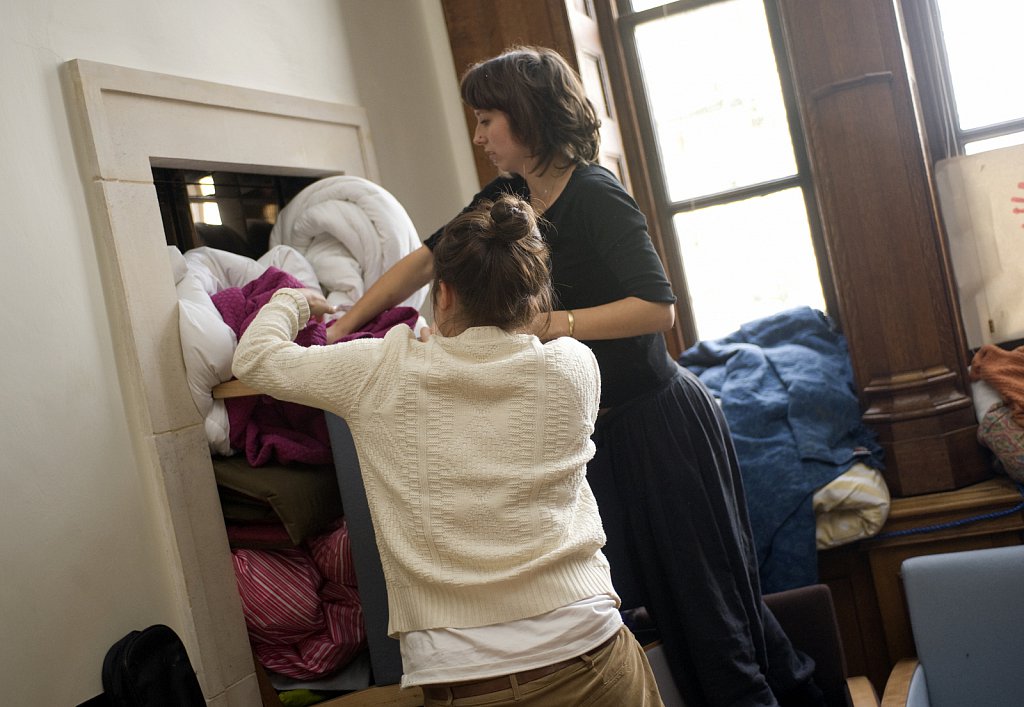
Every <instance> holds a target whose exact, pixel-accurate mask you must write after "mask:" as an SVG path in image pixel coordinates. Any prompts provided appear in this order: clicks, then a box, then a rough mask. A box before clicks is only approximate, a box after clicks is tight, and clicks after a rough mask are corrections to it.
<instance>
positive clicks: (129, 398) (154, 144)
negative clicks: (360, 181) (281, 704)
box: [61, 59, 379, 707]
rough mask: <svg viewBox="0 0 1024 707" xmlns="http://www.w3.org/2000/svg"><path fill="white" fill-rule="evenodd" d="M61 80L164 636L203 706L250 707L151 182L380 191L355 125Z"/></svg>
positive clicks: (120, 84)
mask: <svg viewBox="0 0 1024 707" xmlns="http://www.w3.org/2000/svg"><path fill="white" fill-rule="evenodd" d="M61 72H62V81H63V86H64V94H65V103H66V105H67V110H68V114H69V118H70V123H71V128H72V131H73V137H74V141H75V148H76V152H77V159H78V165H79V170H80V173H81V175H82V180H83V183H84V187H85V194H86V199H87V202H88V206H89V213H90V218H91V222H92V230H93V234H94V237H95V240H96V252H97V258H98V261H99V265H100V272H101V275H102V277H103V281H104V283H105V287H106V291H105V298H106V306H107V311H108V314H109V318H110V322H111V336H112V337H113V339H114V348H115V352H116V355H117V366H118V371H119V382H120V386H121V390H122V395H123V398H124V405H125V412H126V414H127V417H128V424H129V427H130V431H131V437H132V443H133V446H134V453H135V458H136V462H137V467H138V473H139V474H140V475H143V476H144V481H145V486H146V487H147V488H148V489H149V490H150V494H151V498H152V500H153V506H154V513H155V514H156V522H157V523H159V524H160V525H161V526H162V527H163V529H164V534H165V535H166V537H167V538H168V545H167V550H168V555H169V556H168V558H167V562H168V564H169V565H171V566H170V567H169V571H168V575H169V576H170V577H171V578H172V581H173V583H174V586H173V587H172V590H171V593H172V596H173V602H174V607H175V610H176V612H177V616H176V617H175V618H176V620H177V624H176V625H175V628H176V629H177V630H178V631H179V633H180V634H181V635H182V638H183V640H184V641H185V644H186V646H187V647H188V651H189V656H190V658H191V660H192V663H193V666H194V667H195V669H196V672H197V673H198V675H199V679H200V682H201V684H202V686H203V692H204V694H205V695H206V697H207V702H208V704H210V705H215V706H217V707H229V706H234V705H238V706H239V707H242V706H245V707H248V706H250V705H253V704H260V698H259V688H258V686H257V682H256V677H255V672H254V666H253V663H252V654H251V652H250V648H249V642H248V637H247V634H246V629H245V624H244V621H243V618H242V610H241V602H240V600H239V597H238V593H237V590H236V588H235V578H234V574H233V570H232V565H231V560H230V552H229V549H228V543H227V538H226V536H225V533H224V526H223V520H222V516H221V512H220V505H219V502H218V498H217V490H216V484H215V483H214V479H213V467H212V464H211V460H210V453H209V447H208V444H207V440H206V436H205V433H204V431H203V421H202V418H201V415H200V414H199V411H198V410H197V409H196V407H195V404H194V403H193V401H192V397H191V395H190V394H189V391H188V386H187V383H186V379H185V368H184V364H183V362H182V357H181V344H180V340H179V337H178V303H177V297H176V294H175V289H174V281H173V278H172V275H171V269H170V265H169V261H168V257H167V252H166V243H165V239H164V232H163V224H162V221H161V217H160V209H159V205H158V203H157V196H156V190H155V188H154V186H153V175H152V171H151V170H152V167H154V166H156V167H173V168H182V167H188V168H198V169H221V170H230V171H245V172H254V173H272V174H280V175H302V176H327V175H332V174H351V175H356V176H361V177H365V178H367V179H370V180H373V181H379V177H378V174H377V166H376V162H375V159H374V156H373V150H372V146H371V144H370V139H369V131H368V124H367V118H366V114H365V111H364V110H363V109H362V108H360V107H356V106H347V105H340V104H333V103H325V102H320V101H314V100H310V99H305V98H297V97H293V96H285V95H280V94H275V93H269V92H264V91H258V90H253V89H246V88H240V87H236V86H227V85H222V84H215V83H210V82H206V81H198V80H193V79H188V78H182V77H177V76H170V75H166V74H156V73H151V72H146V71H139V70H135V69H130V68H124V67H118V66H112V65H108V64H100V63H96V62H90V61H84V60H81V59H76V60H72V61H69V62H67V63H65V64H64V65H63V66H62V67H61Z"/></svg>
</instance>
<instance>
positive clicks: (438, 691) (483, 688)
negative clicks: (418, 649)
mask: <svg viewBox="0 0 1024 707" xmlns="http://www.w3.org/2000/svg"><path fill="white" fill-rule="evenodd" d="M618 635H619V634H618V632H616V633H614V634H612V637H611V638H609V639H608V640H607V641H605V642H604V643H602V644H601V645H599V646H597V647H596V648H592V649H591V650H589V651H587V652H586V653H583V654H581V655H578V656H576V657H575V658H569V659H568V660H561V661H559V662H557V663H552V664H551V665H545V666H543V667H541V668H532V669H530V670H524V671H522V672H521V673H513V674H512V675H502V676H501V677H497V678H485V679H483V680H476V681H474V682H458V683H452V684H451V685H424V686H423V694H424V695H425V696H426V697H428V698H430V699H432V700H446V699H448V692H449V690H450V691H451V696H452V699H453V700H461V699H463V698H466V697H478V696H480V695H488V694H490V693H492V692H498V691H499V690H509V689H511V688H512V680H511V678H513V677H514V678H515V679H516V684H517V685H525V684H526V683H529V682H533V681H534V680H540V679H541V678H543V677H547V676H548V675H551V674H552V673H557V672H558V671H559V670H562V669H563V668H568V667H569V666H570V665H575V664H576V663H578V662H579V661H580V660H582V659H583V657H584V656H586V657H589V656H591V655H593V654H594V653H597V652H599V651H601V650H602V649H604V648H605V647H606V646H608V644H610V643H611V642H612V641H614V640H615V638H616V636H618Z"/></svg>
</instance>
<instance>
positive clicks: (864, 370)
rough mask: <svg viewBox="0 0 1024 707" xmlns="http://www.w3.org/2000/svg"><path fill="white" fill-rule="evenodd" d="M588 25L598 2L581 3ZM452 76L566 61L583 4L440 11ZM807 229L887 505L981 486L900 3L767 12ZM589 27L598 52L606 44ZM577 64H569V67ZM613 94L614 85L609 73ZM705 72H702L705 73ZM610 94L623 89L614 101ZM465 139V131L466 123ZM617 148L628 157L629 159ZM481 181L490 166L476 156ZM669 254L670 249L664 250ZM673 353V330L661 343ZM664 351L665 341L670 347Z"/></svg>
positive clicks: (466, 4)
mask: <svg viewBox="0 0 1024 707" xmlns="http://www.w3.org/2000/svg"><path fill="white" fill-rule="evenodd" d="M594 2H595V3H597V4H599V5H600V9H601V12H599V13H598V14H599V15H600V16H602V17H611V16H614V11H613V10H612V9H611V7H610V4H611V2H612V0H594ZM442 4H443V6H444V11H445V18H446V21H447V24H448V29H449V34H450V40H451V45H452V53H453V56H454V58H455V66H456V69H457V70H458V71H459V72H460V73H461V72H462V71H463V70H464V69H465V68H466V67H467V66H468V65H469V64H470V63H472V62H474V61H478V60H480V59H482V58H486V57H489V56H493V55H495V54H497V53H499V52H501V51H502V50H503V49H505V48H506V47H508V46H510V45H512V44H541V45H545V46H549V47H552V48H554V49H556V50H558V51H560V52H561V53H562V54H563V55H564V56H566V57H567V58H571V59H572V60H573V61H574V62H575V61H576V46H575V44H574V40H573V33H572V24H571V22H570V13H571V12H578V11H580V9H581V6H582V9H587V8H589V7H590V6H589V5H588V4H587V2H586V1H585V0H568V5H569V7H568V8H567V4H566V2H565V1H564V0H551V1H549V2H545V1H543V0H484V1H479V0H474V1H472V2H470V1H467V0H442ZM778 7H779V15H780V19H781V23H782V27H783V34H784V40H785V43H786V45H787V48H788V51H789V56H790V58H791V62H792V65H791V67H790V69H791V71H792V73H793V76H794V82H795V90H796V92H797V96H798V102H799V110H800V119H801V122H802V124H803V126H804V135H805V139H806V142H807V148H808V153H809V155H810V160H811V169H812V173H813V175H814V180H815V185H816V191H817V202H818V206H819V211H820V213H819V217H820V219H821V223H822V224H823V229H824V238H825V243H826V247H827V250H828V253H827V260H828V263H829V265H830V267H831V270H832V272H831V274H832V277H833V280H834V283H835V287H836V290H837V292H836V294H837V302H838V307H839V311H838V312H831V314H832V315H833V316H835V317H836V318H837V320H838V321H839V323H840V326H841V328H842V330H843V333H844V334H845V336H846V338H847V342H848V344H849V349H850V356H851V360H852V364H853V370H854V377H855V382H856V384H857V386H858V389H859V391H860V397H861V402H862V405H863V410H864V411H865V412H864V420H865V422H867V423H868V424H869V425H870V426H871V427H872V428H874V429H875V430H876V431H877V432H878V435H879V438H880V441H881V443H882V445H883V447H884V449H885V455H886V470H885V477H886V481H887V482H888V484H889V486H890V490H891V491H892V493H893V494H894V495H896V496H910V495H916V494H924V493H931V492H936V491H944V490H950V489H955V488H960V487H963V486H966V485H968V484H971V483H974V482H977V481H981V480H983V479H985V478H988V477H989V476H990V475H991V474H990V472H989V467H988V464H987V460H986V458H985V456H984V454H983V451H982V449H981V448H980V446H979V445H978V443H977V442H976V432H977V424H976V421H975V416H974V409H973V405H972V401H971V398H970V387H969V384H968V379H967V370H966V367H967V363H968V361H967V347H966V343H965V339H964V335H963V327H962V324H961V321H960V315H959V311H958V307H957V301H956V297H955V289H954V285H953V276H952V272H951V268H950V263H949V259H948V253H947V248H946V245H945V238H944V235H943V232H942V228H941V222H940V219H939V216H938V210H937V203H936V196H935V189H934V184H933V181H932V174H931V169H930V161H929V157H928V146H927V141H926V138H925V136H924V132H923V130H922V127H921V126H922V116H921V111H920V109H919V104H918V100H917V96H916V95H915V93H914V90H915V89H914V76H913V73H912V69H911V65H910V61H909V58H908V54H907V51H906V46H907V43H906V40H905V37H904V35H903V32H902V24H901V23H902V17H901V14H900V7H899V0H857V1H856V2H850V0H778ZM602 29H603V36H604V37H605V40H606V42H605V43H606V49H608V50H609V54H610V55H611V56H615V48H614V47H608V46H607V44H608V41H609V38H612V39H614V37H615V33H614V32H613V31H612V32H609V31H608V28H602ZM577 65H578V64H577ZM610 68H611V74H612V85H613V87H614V88H615V89H617V92H618V90H619V89H621V87H622V86H623V82H624V80H625V79H624V77H623V76H622V74H621V72H617V71H616V64H615V62H612V63H611V65H610ZM708 70H712V69H711V68H710V67H709V69H708ZM623 92H624V91H623ZM615 103H616V105H619V106H620V115H619V119H620V122H621V123H622V131H623V137H624V138H625V139H624V140H623V144H624V145H625V150H626V163H627V165H628V166H629V170H630V172H631V174H632V180H631V183H630V186H631V188H632V189H633V192H634V195H635V196H637V201H638V202H639V203H640V205H641V208H643V209H645V210H646V213H647V216H648V221H649V223H651V224H652V226H653V227H652V236H653V237H654V238H655V243H656V245H657V247H658V249H659V252H660V253H661V254H662V256H663V257H664V254H665V250H666V243H665V242H664V238H663V234H661V233H659V232H658V231H657V228H656V224H657V219H655V218H653V212H652V211H651V210H647V209H650V208H651V203H652V202H651V201H650V200H649V199H647V198H645V193H644V189H645V188H646V180H645V179H643V164H644V163H643V160H642V157H641V156H640V155H639V154H638V153H637V152H636V149H635V145H636V144H637V143H636V141H634V140H632V139H630V138H631V136H630V134H629V131H632V130H635V129H636V126H635V124H633V123H631V122H630V116H629V115H628V114H625V112H624V111H623V110H621V107H622V106H625V107H626V109H627V111H628V99H623V98H621V97H620V96H619V95H616V97H615ZM467 124H468V125H469V127H470V133H471V134H472V128H473V125H474V124H475V121H473V120H472V116H471V114H468V115H467ZM631 146H632V149H631ZM477 165H478V170H479V171H480V174H481V181H482V182H484V181H488V180H489V179H490V178H492V177H493V167H492V166H491V165H490V164H489V163H486V162H485V161H483V160H482V159H480V158H479V157H478V163H477ZM672 250H674V248H673V249H672ZM673 338H674V339H675V342H676V344H675V345H676V348H678V345H679V342H680V341H681V339H680V338H679V332H678V331H676V332H674V333H673ZM670 343H671V342H670Z"/></svg>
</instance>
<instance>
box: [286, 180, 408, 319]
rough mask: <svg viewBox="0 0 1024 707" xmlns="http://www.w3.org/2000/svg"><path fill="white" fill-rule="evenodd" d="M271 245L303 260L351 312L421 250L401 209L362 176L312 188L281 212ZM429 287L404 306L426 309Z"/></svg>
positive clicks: (336, 302)
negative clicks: (368, 292)
mask: <svg viewBox="0 0 1024 707" xmlns="http://www.w3.org/2000/svg"><path fill="white" fill-rule="evenodd" d="M270 245H271V246H274V245H288V246H292V247H293V248H295V249H296V250H297V251H299V253H301V254H302V255H304V256H305V257H306V259H307V260H308V261H309V263H310V264H311V265H312V266H313V270H314V272H316V276H317V279H318V280H319V281H320V284H321V285H322V286H323V288H324V292H325V294H326V295H327V301H328V302H330V303H331V304H333V305H338V306H340V307H341V308H342V309H347V308H349V307H351V306H352V305H353V304H354V303H355V302H356V300H358V299H359V298H360V297H362V295H363V292H364V291H365V289H366V288H367V287H369V286H370V285H371V284H373V283H374V282H375V281H376V280H377V278H379V277H380V276H381V275H382V274H383V273H384V272H385V271H386V270H387V269H388V268H390V267H391V266H392V265H394V264H395V263H396V262H398V261H399V260H400V259H402V258H403V257H404V256H406V255H407V254H409V253H411V252H412V251H414V250H416V249H417V248H419V247H420V245H422V244H421V243H420V239H419V236H418V235H417V234H416V227H415V226H413V224H412V221H411V220H410V219H409V215H408V214H407V213H406V212H405V209H404V208H402V205H401V204H400V203H399V202H398V200H397V199H395V197H394V196H392V195H391V194H390V193H388V192H387V191H385V190H384V189H383V188H381V187H380V186H378V185H376V184H374V183H373V182H370V181H367V180H366V179H362V178H361V177H351V176H338V177H328V178H326V179H321V180H320V181H318V182H316V183H314V184H311V185H309V186H308V187H306V188H305V189H303V190H302V191H301V192H299V194H298V195H297V196H296V197H295V198H294V199H293V200H292V201H291V202H290V203H289V204H288V206H287V207H285V209H283V210H282V211H281V214H280V216H279V217H278V219H277V223H275V224H274V229H273V230H272V231H271V233H270ZM426 293H427V288H425V287H424V288H422V289H420V290H417V291H416V292H415V293H413V295H412V296H411V297H409V299H407V300H405V301H404V302H401V303H400V305H404V306H408V307H414V308H416V309H417V310H419V309H422V307H423V302H424V300H425V299H426Z"/></svg>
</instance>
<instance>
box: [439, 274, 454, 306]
mask: <svg viewBox="0 0 1024 707" xmlns="http://www.w3.org/2000/svg"><path fill="white" fill-rule="evenodd" d="M454 303H455V293H454V292H453V291H452V288H451V287H449V286H448V283H447V282H445V281H444V280H438V281H437V303H436V305H435V306H436V307H437V309H439V310H441V311H443V312H448V311H449V310H450V309H451V308H452V305H453V304H454Z"/></svg>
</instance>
